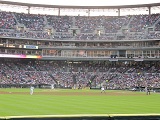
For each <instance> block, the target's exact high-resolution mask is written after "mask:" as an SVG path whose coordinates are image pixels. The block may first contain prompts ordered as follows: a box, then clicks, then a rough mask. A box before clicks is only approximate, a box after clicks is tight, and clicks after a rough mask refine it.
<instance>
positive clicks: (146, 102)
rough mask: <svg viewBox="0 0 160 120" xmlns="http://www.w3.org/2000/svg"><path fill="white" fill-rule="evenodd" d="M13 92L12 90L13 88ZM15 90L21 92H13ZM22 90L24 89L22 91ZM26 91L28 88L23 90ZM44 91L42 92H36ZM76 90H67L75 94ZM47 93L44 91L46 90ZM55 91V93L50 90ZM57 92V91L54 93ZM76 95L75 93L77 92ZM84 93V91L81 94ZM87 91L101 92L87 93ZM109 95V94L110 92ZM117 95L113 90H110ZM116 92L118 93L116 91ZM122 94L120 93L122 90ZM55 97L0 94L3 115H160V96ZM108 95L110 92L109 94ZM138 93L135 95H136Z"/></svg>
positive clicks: (1, 114)
mask: <svg viewBox="0 0 160 120" xmlns="http://www.w3.org/2000/svg"><path fill="white" fill-rule="evenodd" d="M10 90H11V89H10ZM13 91H18V89H16V90H15V89H14V90H13ZM20 91H21V89H20ZM23 91H24V92H26V91H28V89H26V91H25V90H23ZM37 91H43V90H41V89H40V90H37ZM58 91H59V92H64V91H65V92H66V93H67V90H58ZM72 91H73V90H68V92H72ZM43 92H44V91H43ZM51 92H52V91H51ZM53 92H55V91H53ZM74 92H76V90H75V91H74ZM78 92H82V91H78ZM85 92H88V93H89V92H92V93H93V92H96V93H97V92H100V91H95V90H93V91H92V90H91V91H89V90H86V91H85ZM107 92H109V91H107ZM111 92H114V91H111ZM115 92H117V91H115ZM119 92H121V91H119ZM99 94H100V95H99V96H89V95H88V96H86V95H85V96H82V95H81V96H55V95H36V94H35V95H32V96H31V95H29V94H27V95H13V94H9V95H0V99H1V102H0V116H10V115H18V116H23V115H60V114H124V113H126V114H127V113H128V114H135V113H137V114H140V113H144V114H147V113H159V111H160V104H159V98H160V97H159V94H152V95H150V96H146V95H143V96H139V94H145V93H139V92H137V96H135V95H134V96H107V95H102V94H101V93H99ZM106 94H107V93H106ZM123 94H124V93H123ZM134 94H135V93H134Z"/></svg>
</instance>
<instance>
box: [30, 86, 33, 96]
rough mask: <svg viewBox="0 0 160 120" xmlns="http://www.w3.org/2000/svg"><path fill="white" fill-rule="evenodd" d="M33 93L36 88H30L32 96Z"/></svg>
mask: <svg viewBox="0 0 160 120" xmlns="http://www.w3.org/2000/svg"><path fill="white" fill-rule="evenodd" d="M33 91H34V87H33V86H31V87H30V95H33Z"/></svg>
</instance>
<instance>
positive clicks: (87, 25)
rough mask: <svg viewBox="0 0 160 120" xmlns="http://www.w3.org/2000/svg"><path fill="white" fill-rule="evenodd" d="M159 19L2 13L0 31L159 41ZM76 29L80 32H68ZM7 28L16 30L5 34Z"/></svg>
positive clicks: (19, 34)
mask: <svg viewBox="0 0 160 120" xmlns="http://www.w3.org/2000/svg"><path fill="white" fill-rule="evenodd" d="M159 18H160V14H152V15H133V16H131V15H129V16H91V17H87V16H51V15H35V14H24V13H10V12H0V29H3V30H1V31H0V35H1V36H8V37H22V38H23V37H25V38H38V39H58V40H61V39H73V38H74V39H78V40H94V39H96V40H98V39H100V40H115V39H156V38H159V33H158V31H160V25H159V24H160V21H159ZM16 25H20V26H23V25H24V27H25V30H17V28H16ZM47 26H49V27H50V28H53V31H52V30H51V31H50V32H49V31H47V30H46V31H45V28H46V27H47ZM74 26H76V29H78V30H79V31H80V32H78V31H74V32H73V34H72V33H69V31H70V29H72V28H73V27H74ZM148 27H152V28H153V30H152V31H151V32H148V29H146V28H148ZM4 29H13V30H14V31H13V30H12V31H11V30H9V31H8V32H6V31H4ZM99 30H100V31H101V32H99ZM146 31H147V34H146ZM52 32H54V34H52ZM55 32H56V34H55ZM62 33H63V34H62ZM113 33H114V34H113ZM117 36H118V37H117Z"/></svg>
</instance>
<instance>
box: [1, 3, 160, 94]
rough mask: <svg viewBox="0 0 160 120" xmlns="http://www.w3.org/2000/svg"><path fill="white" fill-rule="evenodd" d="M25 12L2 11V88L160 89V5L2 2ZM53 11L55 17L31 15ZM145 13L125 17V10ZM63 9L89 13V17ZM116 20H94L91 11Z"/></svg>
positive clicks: (107, 18)
mask: <svg viewBox="0 0 160 120" xmlns="http://www.w3.org/2000/svg"><path fill="white" fill-rule="evenodd" d="M6 5H7V6H10V7H13V6H14V7H21V8H24V9H25V10H26V8H27V10H26V12H24V13H19V12H13V11H12V12H11V11H3V10H1V11H0V67H1V70H0V87H1V88H6V87H21V88H23V87H29V86H30V85H34V86H35V87H40V88H42V87H47V86H49V85H51V84H54V85H55V87H57V88H72V87H73V86H74V85H75V84H76V85H77V86H79V85H80V86H81V87H82V88H85V87H90V88H94V89H99V88H100V87H101V85H102V84H103V85H104V84H105V86H106V88H107V89H114V90H115V89H116V90H117V89H118V90H126V89H127V90H130V89H132V88H136V89H137V90H142V91H143V90H144V88H145V87H146V86H149V87H151V88H152V90H153V91H154V92H159V91H160V62H159V61H160V14H159V13H152V10H153V8H154V9H155V8H156V9H157V8H158V7H159V6H160V3H154V4H143V5H124V6H100V7H99V6H57V5H40V4H30V3H29V4H28V3H18V2H8V1H0V6H2V8H3V6H6ZM37 8H38V9H42V8H46V9H53V10H55V11H57V15H50V14H48V15H47V14H33V13H32V10H34V9H37ZM135 8H137V9H144V8H145V11H146V9H147V14H144V15H142V14H140V15H124V16H122V15H121V11H123V10H124V9H126V10H127V9H135ZM61 9H71V10H82V11H83V10H87V11H88V12H87V13H88V14H87V15H86V16H81V15H80V14H79V15H75V16H71V15H69V16H68V15H61ZM110 9H112V10H114V11H116V13H117V16H105V15H99V16H91V14H92V11H93V10H95V11H96V10H99V11H107V10H110Z"/></svg>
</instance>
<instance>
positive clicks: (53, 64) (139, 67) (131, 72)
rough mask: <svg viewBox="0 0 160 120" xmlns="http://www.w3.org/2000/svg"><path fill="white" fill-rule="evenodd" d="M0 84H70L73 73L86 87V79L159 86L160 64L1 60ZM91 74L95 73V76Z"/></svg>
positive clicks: (119, 85) (116, 84) (118, 84)
mask: <svg viewBox="0 0 160 120" xmlns="http://www.w3.org/2000/svg"><path fill="white" fill-rule="evenodd" d="M0 67H1V70H0V84H1V85H2V84H19V85H25V84H28V85H38V84H47V85H51V84H59V85H60V86H62V87H73V83H74V82H73V75H74V76H75V79H76V84H81V86H84V87H86V86H87V84H88V82H89V81H93V86H97V87H98V86H100V85H101V84H102V83H104V82H105V83H106V86H107V89H126V88H132V87H137V86H141V87H145V86H146V84H147V85H150V86H152V87H154V88H159V87H160V64H159V63H158V62H155V63H154V62H152V63H150V64H149V63H143V64H139V63H136V64H135V63H134V64H126V63H118V64H117V65H113V64H111V63H103V62H102V63H101V62H100V63H99V62H97V63H89V62H81V63H68V62H67V61H29V60H20V59H19V60H17V59H13V60H9V59H3V60H1V61H0ZM93 76H96V77H95V78H94V80H93V79H92V78H93Z"/></svg>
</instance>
